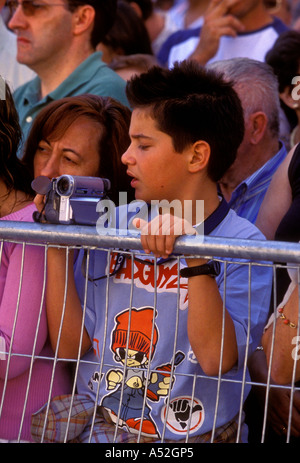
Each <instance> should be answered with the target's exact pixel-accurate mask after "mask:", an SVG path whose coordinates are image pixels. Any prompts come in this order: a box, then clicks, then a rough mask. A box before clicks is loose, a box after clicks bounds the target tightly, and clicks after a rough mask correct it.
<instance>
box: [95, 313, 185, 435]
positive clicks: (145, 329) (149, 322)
mask: <svg viewBox="0 0 300 463" xmlns="http://www.w3.org/2000/svg"><path fill="white" fill-rule="evenodd" d="M154 319H155V309H154V308H153V307H141V308H140V309H136V308H132V309H126V310H124V311H123V312H121V313H120V314H119V315H117V316H116V318H115V328H114V330H113V333H112V341H111V350H112V352H113V353H114V359H115V361H116V362H118V363H119V364H121V365H122V366H124V367H125V368H123V369H119V368H115V369H110V370H109V371H108V372H107V374H106V385H107V389H108V390H111V391H112V392H110V393H108V394H107V395H106V396H104V398H103V399H102V402H101V405H102V406H103V407H104V408H105V409H106V411H107V413H108V414H109V416H110V418H111V420H112V421H113V422H114V423H116V424H118V426H119V427H122V428H125V429H126V430H128V431H129V432H132V433H139V432H141V435H144V436H148V437H153V438H155V439H157V438H159V432H158V429H157V426H156V423H155V422H154V421H153V418H152V416H151V406H150V401H152V402H157V401H159V400H161V399H162V398H165V397H166V396H167V395H168V393H169V389H170V388H172V385H173V383H174V377H173V376H172V378H171V376H170V371H171V363H169V364H165V365H161V366H160V367H157V368H156V370H157V371H152V372H151V371H149V373H148V370H147V369H148V366H149V362H150V361H151V359H152V357H153V355H154V352H155V349H156V346H157V343H158V330H157V327H156V324H155V321H154ZM129 324H130V330H128V325H129ZM127 347H128V349H127ZM183 359H184V354H183V353H182V352H178V353H177V354H176V358H175V362H176V363H177V364H178V363H180V362H181V361H182V360H183ZM159 370H161V371H159ZM147 376H148V377H147ZM145 394H146V400H145ZM118 418H119V420H118ZM117 420H118V423H117ZM140 429H141V431H140Z"/></svg>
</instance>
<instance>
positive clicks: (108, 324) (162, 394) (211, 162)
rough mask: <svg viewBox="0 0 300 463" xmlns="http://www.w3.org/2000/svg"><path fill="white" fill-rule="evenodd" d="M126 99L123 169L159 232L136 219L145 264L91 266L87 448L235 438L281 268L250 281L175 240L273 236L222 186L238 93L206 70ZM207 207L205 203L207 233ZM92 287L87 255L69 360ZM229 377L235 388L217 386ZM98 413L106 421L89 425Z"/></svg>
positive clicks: (256, 273) (50, 287)
mask: <svg viewBox="0 0 300 463" xmlns="http://www.w3.org/2000/svg"><path fill="white" fill-rule="evenodd" d="M127 94H128V98H129V101H130V103H131V104H132V107H133V113H132V120H131V125H130V137H131V144H130V146H129V148H128V150H127V151H126V152H125V153H124V154H123V158H122V160H123V162H124V163H125V164H126V165H127V172H128V175H129V176H131V177H132V182H131V185H132V186H133V187H134V188H135V195H136V199H137V200H138V201H137V203H135V204H134V206H135V208H136V211H138V209H137V206H138V205H141V207H142V204H146V205H147V206H148V207H149V209H148V207H147V208H146V210H147V211H149V212H151V217H150V221H149V222H148V220H147V217H146V218H145V217H144V218H143V217H141V215H140V214H139V213H138V212H137V213H136V215H133V217H131V219H130V220H129V223H128V227H129V228H130V225H132V223H133V224H134V225H135V226H136V227H137V228H139V229H140V230H141V242H142V245H143V248H144V251H145V252H141V253H140V255H139V256H138V257H137V256H136V254H137V253H133V252H132V253H126V252H124V253H123V254H122V257H123V261H122V265H119V263H120V261H119V260H118V257H120V256H119V255H117V252H113V253H112V254H110V253H107V251H104V250H96V251H95V252H94V253H92V255H91V256H90V260H89V264H90V265H89V268H88V269H86V271H87V272H88V273H87V274H88V275H89V282H88V287H87V293H86V297H87V299H86V311H84V313H85V315H84V326H85V327H84V330H83V333H82V339H81V342H80V350H81V352H80V355H81V356H82V359H81V361H80V364H79V368H78V378H77V390H78V393H79V394H80V396H79V397H77V398H74V400H76V401H77V400H78V399H80V400H81V406H83V407H84V408H85V409H86V410H87V426H86V428H85V429H84V431H83V432H81V433H79V434H80V435H79V436H77V439H78V441H79V442H86V441H88V440H89V439H90V437H91V440H92V442H113V441H116V442H124V441H126V442H137V441H139V442H161V441H164V442H173V441H181V442H186V441H188V442H207V441H208V440H210V439H212V440H213V441H218V442H225V441H226V442H234V441H235V440H236V439H237V435H238V419H239V410H240V406H241V401H243V400H244V399H245V398H246V396H247V394H248V392H249V386H248V385H247V384H246V385H245V388H244V387H243V385H242V378H243V371H244V368H245V365H246V360H247V355H246V352H247V350H246V349H247V348H248V352H249V353H251V352H253V350H254V349H255V348H256V346H257V345H258V343H259V340H260V337H261V334H262V330H263V327H264V324H265V321H266V317H267V312H268V307H269V299H270V288H271V271H269V270H268V269H266V268H263V267H261V266H256V265H255V264H254V265H253V266H252V267H251V275H250V273H249V269H248V266H247V265H241V262H240V261H238V260H237V259H226V260H225V261H224V260H223V261H221V259H219V258H217V257H215V258H214V260H212V261H208V260H207V259H206V258H204V257H199V256H198V257H195V256H190V257H186V258H184V257H183V256H175V255H173V254H172V251H173V247H174V242H175V239H176V237H177V236H179V235H182V234H190V235H192V234H197V233H198V234H199V233H201V229H202V227H203V228H204V234H205V235H210V236H219V237H226V238H227V237H233V238H241V239H242V238H243V239H263V235H262V234H261V233H260V232H259V231H258V230H257V228H256V227H255V226H254V225H252V224H250V222H248V221H247V220H245V219H242V218H240V217H238V216H237V215H236V213H235V212H234V211H232V210H230V209H229V208H228V206H227V204H226V202H225V201H224V200H223V199H222V198H221V197H219V195H218V190H217V184H216V182H217V180H218V179H219V178H220V177H221V176H222V175H223V173H224V171H225V170H226V169H227V168H228V166H229V165H230V164H231V163H232V162H233V160H234V158H235V154H236V151H237V148H238V146H239V144H240V142H241V140H242V138H243V133H244V128H243V117H242V108H241V104H240V101H239V99H238V97H237V95H236V93H235V91H234V90H233V88H232V86H231V84H229V83H226V82H224V81H223V80H222V78H221V77H220V76H218V75H217V74H216V73H214V72H213V71H208V70H205V69H204V68H201V67H200V66H198V65H197V63H194V62H183V63H181V64H179V65H175V66H174V68H173V69H172V70H164V69H161V68H159V67H154V68H152V69H150V70H149V71H148V72H147V73H144V74H142V75H141V76H139V77H138V76H136V77H134V78H132V79H131V81H130V82H129V83H128V86H127ZM174 200H177V201H178V202H179V204H181V205H182V211H181V212H183V213H182V215H181V216H180V214H178V215H177V216H175V215H173V214H171V212H172V202H173V201H174ZM153 201H154V203H153ZM199 203H200V204H202V205H203V204H204V206H203V207H204V217H203V218H204V223H202V224H201V223H199V222H201V219H199V217H198V214H197V206H198V204H199ZM162 205H163V209H164V211H163V212H164V213H162V214H160V213H158V211H159V210H160V209H161V206H162ZM168 205H169V207H168ZM131 206H132V205H131ZM125 209H126V207H125V206H124V207H123V212H124V210H125ZM131 210H132V209H131ZM144 210H145V208H144ZM125 215H126V214H125ZM120 216H122V207H121V208H120ZM182 217H183V218H182ZM186 217H189V220H188V219H187V218H186ZM203 218H202V219H203ZM180 228H182V230H183V231H182V230H181V231H180V232H178V231H177V230H178V229H180ZM195 239H196V240H197V237H195ZM151 252H152V253H153V254H154V255H155V257H153V256H151ZM242 263H245V262H244V261H243V262H242ZM65 265H66V256H65V253H64V250H62V249H57V250H56V249H49V252H48V280H47V291H48V294H49V297H47V301H48V303H47V313H48V323H49V330H50V338H51V342H52V345H53V347H54V348H56V344H57V342H58V336H59V332H60V323H61V316H62V307H63V305H64V304H63V301H64V281H65V273H64V269H65ZM179 275H180V276H179ZM101 276H104V278H101ZM249 279H250V280H251V281H249ZM250 284H251V331H250V333H249V345H247V343H248V329H249V326H250V325H248V323H249V322H248V310H249V308H248V300H249V299H248V298H249V294H248V291H249V285H250ZM85 285H86V281H85V278H83V275H82V267H81V259H79V260H78V261H77V264H76V268H75V274H73V272H72V268H71V266H70V265H69V280H68V297H67V299H66V306H65V312H64V321H63V323H62V330H61V333H60V339H59V347H58V352H59V355H60V356H62V357H64V358H77V357H78V348H79V340H80V338H81V323H82V316H83V311H82V307H84V306H85V304H84V301H85V289H86V288H85ZM54 288H55V290H54ZM225 290H226V297H225V296H224V294H225ZM224 323H225V325H224ZM223 328H224V330H223ZM222 340H223V345H222V348H221V344H222V343H221V341H222ZM92 346H93V349H91V347H92ZM219 373H220V374H221V375H222V380H224V381H221V384H220V389H219V390H218V381H216V379H217V378H218V374H219ZM246 377H247V379H248V380H249V376H248V375H247V376H246ZM230 378H232V379H233V380H234V381H233V382H230ZM217 399H218V401H219V402H218V403H219V406H218V408H217V409H216V403H217ZM62 400H63V401H64V399H62ZM59 401H61V399H60V398H58V399H57V400H56V401H55V402H59ZM95 404H96V405H95ZM53 405H54V404H51V408H52V407H53ZM94 406H96V407H97V420H96V422H93V421H91V422H89V423H88V420H89V417H91V420H92V414H93V411H94ZM53 409H54V408H53ZM88 410H89V412H88ZM41 419H42V420H43V417H41ZM91 425H92V426H93V429H91ZM116 427H117V429H116ZM213 429H214V432H213V435H212V430H213ZM90 432H91V434H90Z"/></svg>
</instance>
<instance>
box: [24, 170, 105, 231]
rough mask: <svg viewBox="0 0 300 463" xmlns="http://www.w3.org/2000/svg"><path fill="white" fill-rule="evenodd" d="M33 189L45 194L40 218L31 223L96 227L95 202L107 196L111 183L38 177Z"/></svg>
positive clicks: (97, 214) (82, 179)
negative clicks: (42, 222)
mask: <svg viewBox="0 0 300 463" xmlns="http://www.w3.org/2000/svg"><path fill="white" fill-rule="evenodd" d="M32 188H33V189H34V190H35V191H36V192H37V193H40V194H45V195H46V199H45V207H44V210H43V215H42V214H38V216H37V215H35V217H34V220H36V221H39V222H40V221H46V222H50V223H56V224H73V225H95V224H96V222H97V220H98V219H99V212H97V211H96V206H97V204H98V202H99V201H100V200H101V199H103V198H106V197H107V193H108V191H109V190H110V181H109V180H108V179H106V178H100V177H83V176H76V175H75V176H72V175H61V176H60V177H57V178H53V179H52V180H49V179H48V178H47V177H43V176H41V177H37V178H36V179H35V180H34V181H33V182H32Z"/></svg>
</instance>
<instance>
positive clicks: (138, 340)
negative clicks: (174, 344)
mask: <svg viewBox="0 0 300 463" xmlns="http://www.w3.org/2000/svg"><path fill="white" fill-rule="evenodd" d="M153 315H154V309H153V308H151V307H143V308H141V309H134V308H132V309H131V310H130V309H127V310H125V311H124V312H122V313H121V314H120V315H118V316H117V317H116V328H115V330H114V332H113V339H112V345H111V347H112V350H113V351H114V352H116V349H118V348H119V347H123V348H126V346H127V335H128V322H129V320H130V332H129V340H128V349H132V350H136V351H137V352H144V353H145V354H146V355H147V358H148V359H149V350H150V347H151V337H152V336H153V340H152V350H151V356H152V355H153V352H154V350H155V346H156V343H157V338H158V333H157V329H156V326H154V329H153Z"/></svg>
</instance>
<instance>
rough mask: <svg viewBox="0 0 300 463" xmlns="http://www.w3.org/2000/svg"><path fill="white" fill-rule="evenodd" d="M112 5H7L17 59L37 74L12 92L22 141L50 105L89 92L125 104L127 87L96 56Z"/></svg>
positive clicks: (23, 0) (102, 0)
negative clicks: (14, 36) (45, 107)
mask: <svg viewBox="0 0 300 463" xmlns="http://www.w3.org/2000/svg"><path fill="white" fill-rule="evenodd" d="M116 3H117V2H116V0H109V1H107V0H83V1H82V0H19V1H17V0H7V2H6V5H7V6H8V7H9V8H10V13H11V19H10V21H9V23H8V26H9V28H11V29H12V30H13V31H14V32H15V34H16V36H17V60H18V62H19V63H22V64H25V65H27V66H28V67H29V68H31V69H32V70H33V71H35V72H36V74H37V77H36V78H35V79H33V80H32V81H30V82H28V83H27V84H24V85H23V86H21V87H20V88H18V89H17V91H16V92H15V93H14V99H15V103H16V106H17V109H18V112H19V116H20V123H21V127H22V130H23V135H24V140H26V138H27V134H28V132H29V130H30V126H31V123H32V121H33V119H34V118H35V116H36V115H37V113H38V112H39V111H40V110H41V109H42V108H43V107H44V106H45V105H47V104H48V103H49V102H50V101H52V100H57V99H59V98H63V97H66V96H72V95H79V94H82V93H92V94H96V95H100V96H110V97H113V98H115V99H117V100H119V101H121V102H122V103H123V104H126V105H127V104H128V103H127V99H126V96H125V82H124V81H123V80H122V79H121V78H120V77H119V76H118V75H117V74H116V73H114V72H113V71H112V70H111V69H109V68H108V67H107V65H106V64H105V63H103V62H102V60H101V53H100V52H96V51H95V49H96V45H97V44H98V43H99V42H101V41H102V39H103V37H104V36H105V35H106V33H107V31H108V30H109V28H110V27H111V25H112V24H113V21H114V18H115V14H116ZM21 154H22V153H21V152H20V155H21Z"/></svg>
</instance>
